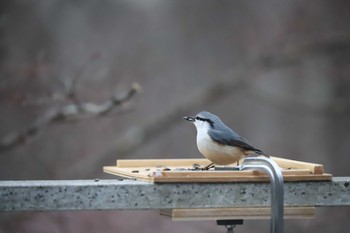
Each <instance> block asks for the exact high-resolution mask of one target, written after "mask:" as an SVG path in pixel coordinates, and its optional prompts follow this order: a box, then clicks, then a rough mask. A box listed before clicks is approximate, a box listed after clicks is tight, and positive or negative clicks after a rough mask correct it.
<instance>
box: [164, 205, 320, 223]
mask: <svg viewBox="0 0 350 233" xmlns="http://www.w3.org/2000/svg"><path fill="white" fill-rule="evenodd" d="M315 211H316V208H315V207H284V218H285V219H304V218H312V217H314V216H315ZM160 214H161V215H165V216H168V217H171V218H172V220H174V221H186V220H188V221H193V220H219V219H222V220H223V219H270V218H271V209H270V208H269V207H256V208H254V207H253V208H252V207H250V208H243V207H242V208H203V209H172V210H161V211H160Z"/></svg>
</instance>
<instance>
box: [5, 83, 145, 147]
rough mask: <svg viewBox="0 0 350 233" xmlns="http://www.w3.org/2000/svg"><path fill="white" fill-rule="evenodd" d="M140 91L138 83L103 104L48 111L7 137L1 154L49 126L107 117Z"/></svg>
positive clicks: (65, 107)
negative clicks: (123, 93)
mask: <svg viewBox="0 0 350 233" xmlns="http://www.w3.org/2000/svg"><path fill="white" fill-rule="evenodd" d="M140 90H141V87H140V85H139V84H138V83H133V84H132V86H131V88H130V90H129V91H128V92H127V93H126V94H125V95H123V96H121V97H118V96H117V95H116V94H114V95H113V96H112V97H111V98H110V99H109V100H107V101H105V102H104V103H101V104H95V103H79V104H76V103H73V104H69V105H66V106H63V107H61V108H57V109H53V110H51V111H48V112H46V113H45V114H43V115H42V116H40V117H39V118H37V119H36V120H35V121H34V122H33V124H32V125H30V126H28V127H27V128H25V129H23V130H21V131H19V132H14V133H10V134H8V135H7V136H5V137H4V138H3V139H2V140H1V141H0V152H4V151H8V150H11V149H13V148H15V147H17V146H19V145H21V144H24V143H26V142H28V141H29V140H30V139H32V138H33V137H34V136H36V135H38V134H39V133H40V132H41V131H42V130H43V129H44V128H45V127H47V126H49V125H52V124H56V123H64V122H67V121H72V120H81V119H83V118H86V117H92V116H102V115H106V114H108V113H109V112H111V111H112V110H113V109H114V108H115V107H117V106H120V105H122V104H123V103H125V102H127V101H129V100H130V99H131V98H132V97H133V96H134V95H135V94H136V93H138V92H139V91H140Z"/></svg>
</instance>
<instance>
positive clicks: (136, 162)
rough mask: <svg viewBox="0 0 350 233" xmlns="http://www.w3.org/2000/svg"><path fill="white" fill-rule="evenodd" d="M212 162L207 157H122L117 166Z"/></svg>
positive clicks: (181, 165) (201, 163)
mask: <svg viewBox="0 0 350 233" xmlns="http://www.w3.org/2000/svg"><path fill="white" fill-rule="evenodd" d="M210 163H211V162H210V161H209V160H207V159H121V160H117V167H193V165H194V164H198V165H199V166H207V165H208V164H210Z"/></svg>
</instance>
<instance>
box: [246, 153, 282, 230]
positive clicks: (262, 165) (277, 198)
mask: <svg viewBox="0 0 350 233" xmlns="http://www.w3.org/2000/svg"><path fill="white" fill-rule="evenodd" d="M240 170H258V171H262V172H265V173H267V175H268V176H269V178H270V181H271V223H270V232H271V233H277V232H278V233H283V220H284V219H283V216H284V214H283V195H284V194H283V193H284V191H283V176H282V172H281V170H280V168H279V167H278V165H277V164H276V163H275V162H274V161H273V160H272V159H269V158H263V157H247V158H245V159H244V161H243V163H242V165H241V166H240Z"/></svg>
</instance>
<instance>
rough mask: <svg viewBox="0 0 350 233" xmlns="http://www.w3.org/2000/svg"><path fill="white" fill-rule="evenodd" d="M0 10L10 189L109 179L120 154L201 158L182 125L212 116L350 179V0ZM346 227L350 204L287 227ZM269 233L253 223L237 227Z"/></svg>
mask: <svg viewBox="0 0 350 233" xmlns="http://www.w3.org/2000/svg"><path fill="white" fill-rule="evenodd" d="M0 4H1V8H0V12H1V13H0V29H1V30H0V35H1V37H0V67H1V69H0V80H1V81H0V112H1V114H0V154H1V156H0V179H1V180H28V179H94V178H108V179H111V178H114V177H113V176H111V175H107V174H103V173H102V166H104V165H113V164H115V160H116V159H135V158H139V159H143V158H201V155H200V153H199V152H198V151H197V148H196V146H195V128H194V126H192V125H190V124H188V123H186V122H185V121H183V120H182V117H183V115H186V114H189V115H192V114H196V113H197V112H199V111H202V110H207V111H210V112H213V113H215V114H217V115H218V116H220V117H221V118H222V119H223V121H224V122H225V123H227V125H229V126H231V127H232V128H234V129H235V130H236V131H237V132H238V133H239V134H241V135H242V136H243V137H245V138H247V139H248V140H249V141H250V142H251V144H253V145H254V146H256V147H257V148H260V149H262V150H264V151H265V152H267V153H269V154H271V155H275V156H279V157H284V158H290V159H297V160H302V161H308V162H315V163H321V164H324V166H325V170H326V172H328V173H332V174H333V175H334V176H349V175H350V172H349V162H350V158H349V151H350V143H349V141H350V121H349V116H350V89H349V88H350V65H349V64H350V23H349V22H350V2H349V1H346V0H343V1H340V0H339V1H317V2H310V1H277V0H276V1H274V0H269V1H243V0H242V1H226V0H222V1H209V0H201V1H199V0H198V1H195V0H194V1H185V0H177V1H173V0H170V1H160V0H139V1H137V0H106V1H92V0H91V1H90V0H87V1H73V0H71V1H67V0H49V1H25V0H16V1H2V2H1V3H0ZM135 82H137V83H138V84H139V85H140V86H141V87H142V89H139V88H136V89H135V91H136V93H134V95H132V96H130V99H129V100H127V101H122V102H123V103H122V104H121V105H117V106H114V107H113V108H111V109H110V111H108V112H107V113H105V114H102V115H101V114H91V113H89V112H84V111H77V112H76V114H73V116H74V117H75V116H77V117H78V119H77V120H75V121H70V120H69V119H66V118H65V117H63V118H60V120H57V119H56V121H54V122H53V123H52V124H51V123H50V122H48V123H47V122H46V121H45V119H46V120H47V119H51V120H52V118H49V117H48V116H52V115H50V113H52V112H55V111H57V109H65V107H66V106H67V105H74V106H81V104H82V103H94V104H97V105H98V106H100V105H103V103H105V102H106V101H108V100H110V98H111V97H112V96H116V98H123V96H124V97H125V95H128V93H130V89H131V90H132V85H133V83H135ZM134 87H135V84H134ZM43 119H44V120H43ZM40 122H41V123H40ZM43 122H44V123H43ZM45 122H46V123H45ZM349 218H350V209H349V208H345V207H344V208H321V209H318V211H317V215H316V218H314V219H312V220H287V221H286V222H285V232H347V231H348V229H349V228H350V222H349V221H348V220H349ZM268 229H269V221H263V220H254V221H253V220H251V221H246V222H245V224H244V225H243V226H238V227H237V228H236V232H262V231H266V232H267V231H268ZM0 232H1V233H2V232H4V233H5V232H6V233H7V232H53V233H54V232H85V233H88V232H169V233H170V232H174V233H175V232H194V233H197V232H198V233H205V232H225V229H224V228H223V227H218V226H216V223H215V222H214V221H203V222H172V221H171V220H169V219H167V218H166V217H161V216H159V213H158V212H157V211H101V212H98V211H96V212H95V211H76V212H38V213H35V212H30V213H29V212H28V213H0Z"/></svg>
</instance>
